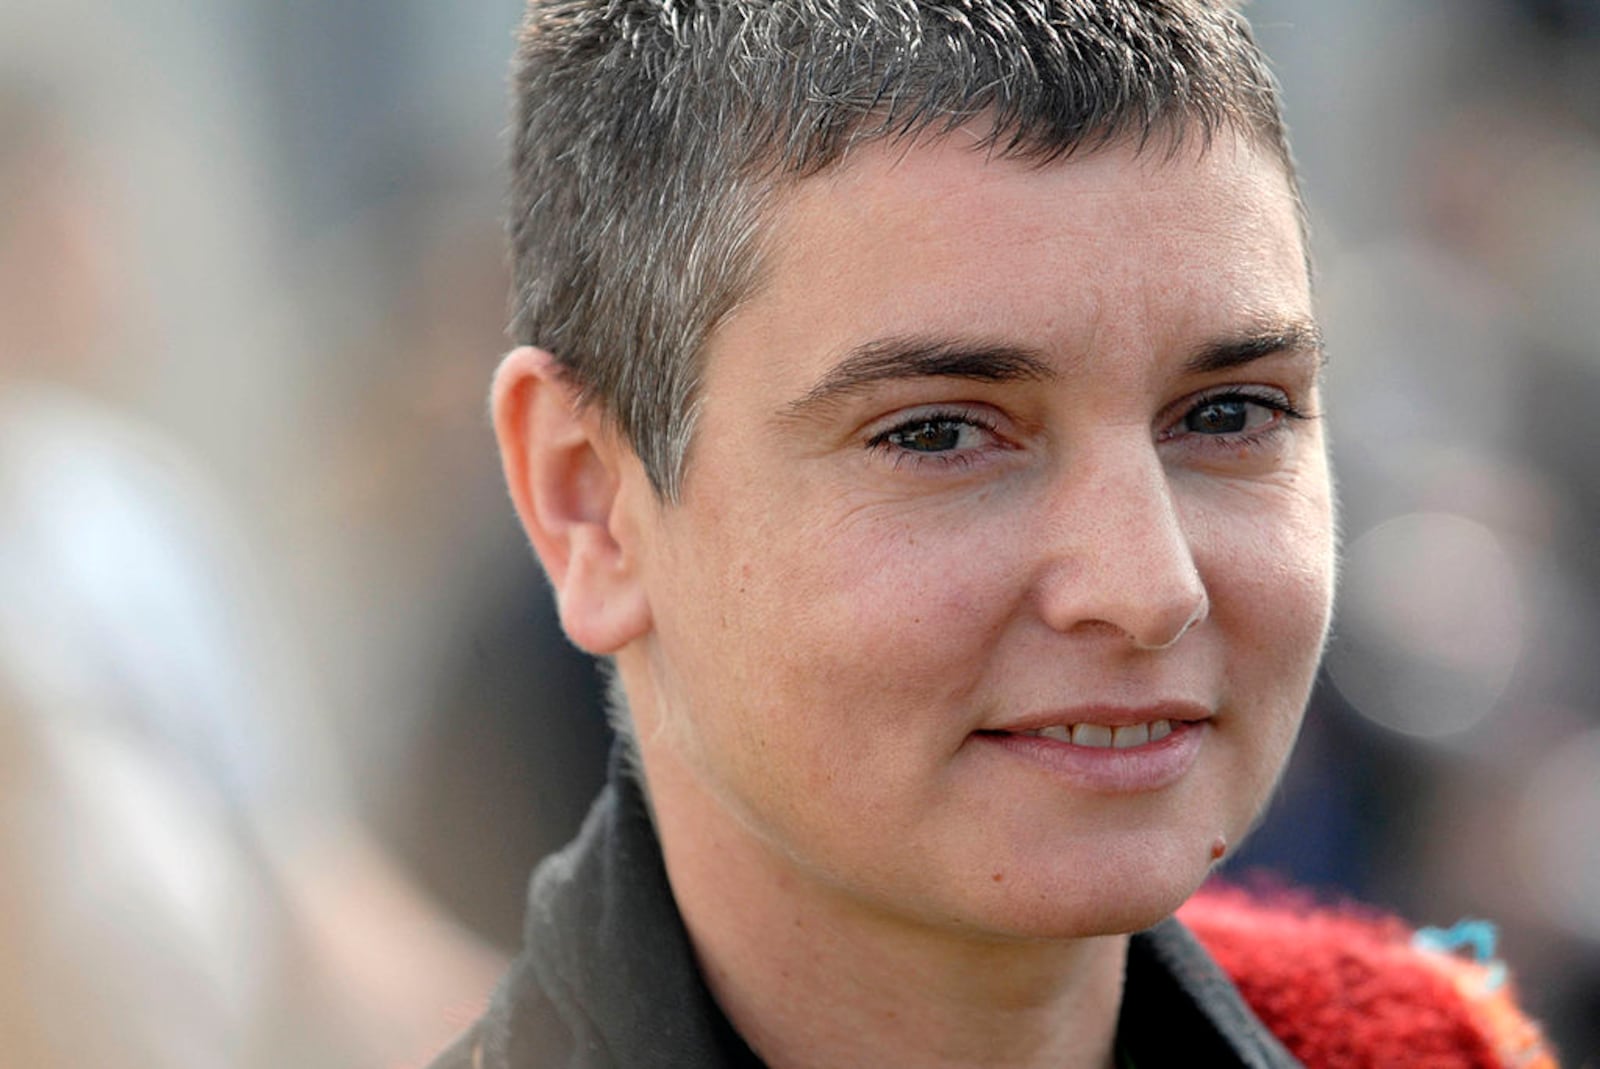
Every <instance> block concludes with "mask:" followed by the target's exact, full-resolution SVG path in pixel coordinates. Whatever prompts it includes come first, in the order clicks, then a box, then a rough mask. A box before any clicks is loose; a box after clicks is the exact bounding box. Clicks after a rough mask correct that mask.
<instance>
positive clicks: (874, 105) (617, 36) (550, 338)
mask: <svg viewBox="0 0 1600 1069" xmlns="http://www.w3.org/2000/svg"><path fill="white" fill-rule="evenodd" d="M514 92H515V97H516V100H515V107H516V114H515V120H514V122H515V125H514V129H513V131H512V135H513V149H512V160H511V164H512V189H511V202H510V205H509V209H510V227H509V228H510V238H511V252H512V269H513V284H514V293H513V312H512V328H511V329H512V335H513V339H514V340H515V341H516V342H517V343H518V344H527V345H536V346H539V347H540V348H543V349H546V350H548V351H550V352H551V353H553V354H555V356H556V359H557V360H558V362H559V364H560V366H561V367H562V369H563V372H564V374H566V375H567V377H568V379H569V381H570V382H572V383H573V384H574V386H575V388H576V389H577V390H578V393H579V396H580V397H581V398H582V400H583V401H584V403H594V404H598V405H599V406H600V407H601V409H602V410H603V412H604V413H605V414H606V416H607V417H608V418H609V419H610V420H612V421H613V422H614V424H615V425H616V427H617V428H618V429H619V430H620V431H621V433H622V434H623V435H624V436H625V438H626V439H627V441H628V442H629V443H630V445H631V446H632V448H633V450H634V451H635V453H637V455H638V456H639V458H640V460H641V462H642V464H643V465H644V469H645V471H646V472H647V473H648V475H649V478H650V480H651V482H652V485H653V486H654V488H655V490H656V492H657V494H658V495H659V496H660V497H661V498H662V499H663V500H665V501H668V502H671V501H674V500H676V499H677V497H678V495H679V491H680V488H681V485H682V479H683V476H684V468H685V465H686V463H687V459H688V452H689V447H690V443H691V441H692V439H693V433H694V426H695V414H696V407H697V403H698V402H697V398H698V393H699V381H700V373H701V351H702V348H703V346H704V344H705V342H706V339H707V338H708V337H709V336H710V334H711V333H712V331H714V330H715V328H716V326H717V324H718V323H719V322H720V321H721V320H722V319H723V318H724V317H726V316H727V315H728V313H729V312H730V311H732V310H733V309H734V308H735V307H736V306H737V305H738V303H739V302H740V301H741V300H742V299H744V298H745V297H746V296H747V295H748V294H749V293H750V292H751V291H752V290H753V288H754V287H755V285H756V284H757V282H758V280H759V269H760V262H759V261H760V255H759V254H760V241H759V239H760V237H761V222H762V218H763V212H764V210H765V209H766V208H767V206H768V205H769V204H770V202H771V199H772V197H773V196H774V195H775V194H776V193H777V192H779V191H781V189H782V187H783V185H784V183H786V182H794V181H799V180H801V179H804V178H805V177H808V176H811V175H815V174H817V173H818V172H821V171H824V170H826V169H827V168H829V167H831V166H834V165H836V164H837V163H838V162H839V161H840V160H841V159H843V158H844V156H845V154H846V153H847V152H848V150H849V149H850V147H851V146H852V145H854V144H858V143H861V142H863V141H872V140H891V141H910V140H912V139H915V138H917V137H919V136H930V135H931V136H939V135H941V134H944V133H948V132H949V131H952V130H954V129H956V128H958V127H966V128H969V129H973V130H974V132H976V133H977V134H978V138H979V140H978V146H977V147H979V148H980V149H985V150H988V151H991V152H994V153H996V154H999V155H1002V156H1007V157H1014V158H1020V159H1031V160H1036V161H1039V162H1045V161H1049V160H1053V159H1057V158H1059V157H1062V156H1066V155H1070V154H1072V153H1074V152H1076V151H1079V150H1082V151H1093V150H1095V149H1096V148H1099V147H1103V146H1105V145H1107V144H1109V143H1112V142H1119V141H1131V142H1132V143H1133V144H1134V145H1136V146H1137V147H1139V148H1141V149H1142V148H1143V147H1144V146H1145V145H1147V144H1148V143H1150V142H1151V140H1152V138H1153V137H1154V136H1155V135H1157V134H1163V135H1166V137H1165V142H1166V144H1167V145H1168V146H1169V148H1170V149H1171V150H1173V151H1175V150H1176V147H1177V144H1178V142H1179V140H1181V138H1182V137H1184V136H1186V135H1188V134H1191V133H1194V132H1198V133H1199V135H1200V136H1202V137H1203V138H1206V139H1207V140H1209V139H1210V138H1211V137H1212V136H1213V134H1215V133H1216V132H1217V131H1218V130H1219V129H1223V128H1227V129H1230V130H1233V131H1235V132H1238V133H1240V134H1242V135H1245V136H1247V137H1249V138H1250V139H1251V140H1252V141H1253V142H1254V143H1255V144H1256V145H1257V146H1258V147H1261V148H1264V149H1266V150H1267V151H1270V152H1271V153H1272V154H1274V155H1275V156H1276V158H1277V159H1279V160H1281V161H1282V162H1283V164H1284V167H1285V169H1286V171H1287V173H1288V176H1289V179H1290V182H1291V184H1293V183H1294V167H1293V163H1292V160H1291V158H1290V154H1289V148H1288V143H1287V138H1286V135H1285V132H1284V126H1283V121H1282V116H1281V110H1280V105H1279V98H1278V90H1277V86H1276V83H1275V82H1274V80H1273V78H1272V75H1271V73H1270V72H1269V70H1268V68H1267V66H1266V62H1265V59H1264V58H1263V57H1262V55H1261V53H1260V51H1259V50H1258V49H1257V48H1256V45H1255V43H1254V41H1253V39H1252V37H1251V34H1250V29H1249V26H1248V24H1247V23H1246V22H1245V20H1244V18H1243V16H1242V15H1241V14H1239V12H1238V11H1237V10H1236V9H1235V7H1234V6H1233V4H1231V3H1228V2H1226V0H531V2H530V3H529V6H528V12H527V18H526V21H525V23H524V26H523V29H522V33H521V39H520V46H519V49H518V54H517V60H516V69H515V78H514ZM1297 197H1298V194H1297Z"/></svg>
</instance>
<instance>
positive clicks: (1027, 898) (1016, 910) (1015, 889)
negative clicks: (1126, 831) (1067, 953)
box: [994, 843, 1211, 939]
mask: <svg viewBox="0 0 1600 1069" xmlns="http://www.w3.org/2000/svg"><path fill="white" fill-rule="evenodd" d="M1208 851H1209V846H1208V845H1207V846H1201V847H1200V848H1199V849H1193V848H1191V847H1190V846H1189V845H1188V844H1187V843H1185V844H1178V843H1171V844H1167V848H1166V849H1160V848H1159V847H1157V848H1154V849H1148V848H1147V850H1146V851H1144V852H1141V854H1140V856H1138V857H1131V856H1126V855H1124V856H1113V857H1109V858H1104V857H1103V859H1102V860H1100V861H1099V862H1097V863H1095V864H1094V865H1093V868H1092V870H1086V869H1085V868H1084V867H1083V866H1081V865H1074V866H1073V867H1072V868H1071V869H1069V870H1066V871H1056V872H1042V873H1039V874H1038V875H1037V877H1036V878H1034V879H1031V880H1024V879H1015V880H1011V881H1008V882H1009V883H1010V884H1011V886H1010V887H1009V888H1007V889H1006V890H1005V891H1004V892H1003V895H1004V901H1003V903H998V904H999V905H1000V906H1001V911H1002V914H1003V915H1002V916H1000V917H996V918H994V920H995V921H996V922H998V923H997V924H996V927H998V928H1000V929H1003V930H1008V931H1009V932H1010V934H1012V935H1013V936H1015V937H1017V938H1023V939H1085V938H1093V937H1097V936H1108V935H1126V934H1128V933H1131V932H1137V931H1141V930H1143V929H1145V928H1149V927H1151V926H1153V925H1155V924H1158V923H1160V922H1161V921H1163V920H1165V919H1166V918H1167V917H1169V916H1171V915H1172V914H1173V913H1174V912H1176V911H1177V909H1178V907H1179V906H1181V905H1183V903H1184V902H1186V901H1188V899H1189V897H1190V896H1191V895H1193V894H1194V893H1195V891H1196V890H1198V889H1199V887H1200V885H1201V884H1202V883H1203V882H1204V881H1205V879H1206V877H1207V876H1208V875H1209V874H1210V871H1211V864H1210V859H1209V854H1208ZM1190 855H1193V856H1192V857H1191V856H1190Z"/></svg>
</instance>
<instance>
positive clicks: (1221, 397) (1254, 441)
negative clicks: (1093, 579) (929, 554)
mask: <svg viewBox="0 0 1600 1069" xmlns="http://www.w3.org/2000/svg"><path fill="white" fill-rule="evenodd" d="M1229 402H1235V403H1237V402H1242V403H1244V404H1248V405H1254V406H1256V407H1258V408H1262V409H1266V410H1267V411H1268V412H1270V413H1272V414H1273V416H1274V417H1276V418H1274V419H1272V420H1271V421H1270V422H1269V423H1267V424H1266V425H1265V426H1263V427H1257V428H1253V429H1249V430H1244V431H1238V432H1234V433H1226V434H1204V433H1201V432H1199V431H1188V430H1185V429H1184V424H1185V422H1186V421H1187V420H1188V419H1189V418H1190V417H1191V416H1193V415H1194V414H1195V413H1197V412H1198V411H1199V410H1200V409H1202V408H1204V407H1205V406H1207V405H1216V404H1225V403H1229ZM1311 418H1313V417H1312V416H1310V415H1309V414H1308V413H1306V412H1303V411H1301V410H1300V408H1298V407H1297V406H1296V405H1295V404H1294V402H1293V401H1291V400H1290V399H1289V398H1288V397H1286V396H1284V395H1283V394H1281V393H1279V392H1278V391H1276V390H1268V389H1249V388H1241V387H1238V386H1229V387H1224V388H1221V389H1218V390H1214V391H1212V392H1210V393H1204V394H1201V395H1200V396H1198V397H1195V398H1193V399H1192V400H1189V401H1187V402H1185V403H1184V405H1183V409H1182V411H1181V412H1180V413H1179V414H1178V416H1177V418H1176V419H1175V420H1174V421H1173V423H1172V424H1171V429H1169V430H1165V431H1163V432H1161V434H1160V435H1159V436H1158V438H1157V440H1158V441H1163V442H1165V441H1171V440H1174V439H1176V438H1179V437H1183V436H1193V437H1195V438H1198V439H1202V440H1204V441H1205V442H1206V443H1207V444H1208V445H1214V446H1223V447H1226V448H1229V449H1237V448H1239V447H1240V446H1244V447H1245V448H1251V447H1255V446H1260V445H1264V444H1266V443H1267V442H1268V441H1270V440H1271V439H1272V438H1274V437H1275V436H1277V435H1278V434H1280V433H1282V431H1283V430H1284V429H1285V425H1286V424H1287V423H1290V422H1300V421H1304V420H1308V419H1311ZM941 426H943V427H958V428H960V427H972V428H976V429H977V430H979V431H981V432H983V433H984V434H987V435H991V436H992V435H994V434H995V433H996V431H997V429H998V425H997V423H996V421H995V420H994V419H993V418H992V417H989V416H986V415H984V414H983V413H982V412H981V411H974V410H970V409H957V408H949V409H932V410H929V411H926V412H919V413H917V414H916V415H914V416H912V417H911V418H909V419H904V420H901V421H900V422H899V423H896V424H894V425H893V426H891V427H887V428H885V429H884V430H882V431H880V432H878V433H876V434H874V435H873V436H872V437H871V438H869V439H868V440H867V448H868V449H870V450H873V451H875V452H882V453H885V454H888V455H889V457H890V458H891V461H892V463H893V465H894V467H895V469H896V470H898V469H899V468H900V467H901V466H902V465H904V464H906V463H911V464H914V465H916V466H918V467H922V466H924V465H928V464H933V465H937V466H939V467H941V468H945V469H960V468H965V467H967V466H968V465H971V464H972V463H974V462H975V461H976V460H978V459H979V457H980V455H981V452H982V451H981V450H978V449H951V450H947V451H931V452H928V451H920V450H915V449H908V448H905V447H903V446H900V445H897V444H895V442H894V441H893V439H894V438H895V437H896V436H897V435H908V434H911V433H912V432H915V431H917V430H920V429H922V428H924V427H941Z"/></svg>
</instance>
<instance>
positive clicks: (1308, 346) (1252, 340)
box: [1183, 319, 1328, 375]
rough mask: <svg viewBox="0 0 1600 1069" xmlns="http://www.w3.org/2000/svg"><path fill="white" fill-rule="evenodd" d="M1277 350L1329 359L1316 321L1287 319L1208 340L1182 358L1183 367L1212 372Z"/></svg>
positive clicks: (1195, 372) (1193, 371)
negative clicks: (1238, 333)
mask: <svg viewBox="0 0 1600 1069" xmlns="http://www.w3.org/2000/svg"><path fill="white" fill-rule="evenodd" d="M1279 353H1287V354H1297V353H1310V354H1314V355H1315V356H1316V357H1317V362H1318V364H1319V365H1323V364H1326V363H1327V362H1328V355H1327V351H1326V350H1325V349H1324V348H1323V344H1322V329H1321V328H1320V327H1318V326H1317V324H1316V322H1315V321H1314V320H1310V319H1290V320H1285V321H1283V322H1280V323H1274V324H1271V325H1270V326H1263V327H1257V328H1256V329H1254V330H1251V331H1249V332H1248V333H1245V334H1241V335H1238V336H1237V337H1233V338H1227V339H1224V340H1222V341H1215V342H1208V343H1207V344H1205V345H1202V346H1201V347H1200V348H1198V349H1196V350H1195V351H1194V353H1193V354H1192V355H1191V356H1190V357H1189V359H1188V360H1186V361H1185V362H1184V365H1183V370H1184V371H1185V372H1187V373H1188V374H1191V375H1205V374H1214V373H1216V372H1218V371H1229V370H1231V369H1233V368H1236V367H1242V366H1243V365H1245V364H1249V363H1253V362H1254V361H1256V360H1262V359H1265V358H1266V357H1269V356H1277V355H1278V354H1279Z"/></svg>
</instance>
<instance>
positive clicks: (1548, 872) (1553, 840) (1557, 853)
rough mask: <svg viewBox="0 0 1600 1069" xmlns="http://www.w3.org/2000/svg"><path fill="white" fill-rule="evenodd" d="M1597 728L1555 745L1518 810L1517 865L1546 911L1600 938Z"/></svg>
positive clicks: (1576, 930)
mask: <svg viewBox="0 0 1600 1069" xmlns="http://www.w3.org/2000/svg"><path fill="white" fill-rule="evenodd" d="M1597 828H1600V728H1596V729H1591V730H1590V731H1588V732H1587V733H1585V734H1583V735H1580V736H1579V737H1577V738H1576V739H1573V740H1571V741H1570V742H1568V743H1566V744H1564V745H1561V746H1558V747H1555V748H1553V749H1552V750H1551V752H1550V754H1549V756H1547V757H1546V758H1545V759H1544V761H1543V762H1542V763H1541V764H1540V765H1539V766H1538V767H1537V768H1536V769H1535V771H1534V774H1533V776H1532V777H1531V778H1530V779H1529V782H1528V786H1527V789H1526V790H1525V791H1524V793H1523V796H1522V800H1521V802H1520V804H1519V806H1518V809H1517V834H1516V842H1517V843H1518V845H1519V847H1520V850H1521V854H1522V857H1521V866H1520V867H1521V868H1522V870H1523V872H1524V873H1525V875H1526V877H1527V879H1528V882H1529V883H1530V884H1531V885H1532V888H1533V891H1534V893H1535V895H1536V896H1537V897H1538V900H1539V904H1540V906H1541V907H1542V908H1543V910H1544V911H1545V913H1546V914H1547V915H1548V916H1549V917H1550V918H1551V919H1553V920H1554V921H1556V922H1557V923H1558V924H1560V925H1562V926H1563V927H1566V928H1567V929H1569V930H1571V931H1573V932H1574V933H1576V934H1578V935H1581V936H1585V937H1587V938H1589V939H1600V834H1597V832H1596V829H1597Z"/></svg>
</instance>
